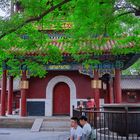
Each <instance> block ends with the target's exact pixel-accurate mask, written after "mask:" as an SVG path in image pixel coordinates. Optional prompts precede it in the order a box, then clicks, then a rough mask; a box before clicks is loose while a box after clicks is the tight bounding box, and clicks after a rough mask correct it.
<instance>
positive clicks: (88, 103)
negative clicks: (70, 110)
mask: <svg viewBox="0 0 140 140" xmlns="http://www.w3.org/2000/svg"><path fill="white" fill-rule="evenodd" d="M94 106H95V101H94V99H91V100H89V101H87V108H93V107H94Z"/></svg>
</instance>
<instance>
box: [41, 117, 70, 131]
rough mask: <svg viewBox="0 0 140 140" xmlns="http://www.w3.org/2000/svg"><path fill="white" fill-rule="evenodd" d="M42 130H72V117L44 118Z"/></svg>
mask: <svg viewBox="0 0 140 140" xmlns="http://www.w3.org/2000/svg"><path fill="white" fill-rule="evenodd" d="M40 131H56V132H64V131H66V132H69V131H70V117H47V118H44V119H43V122H42V125H41V127H40Z"/></svg>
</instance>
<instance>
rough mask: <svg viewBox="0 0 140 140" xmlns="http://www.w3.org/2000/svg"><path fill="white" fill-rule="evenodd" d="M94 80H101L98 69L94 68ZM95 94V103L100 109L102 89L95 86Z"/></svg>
mask: <svg viewBox="0 0 140 140" xmlns="http://www.w3.org/2000/svg"><path fill="white" fill-rule="evenodd" d="M94 80H96V81H98V80H99V73H98V70H96V69H95V70H94ZM94 94H95V103H96V107H97V109H99V107H100V91H99V88H95V89H94Z"/></svg>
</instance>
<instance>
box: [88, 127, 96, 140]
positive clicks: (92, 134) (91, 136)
mask: <svg viewBox="0 0 140 140" xmlns="http://www.w3.org/2000/svg"><path fill="white" fill-rule="evenodd" d="M95 139H96V130H95V129H93V128H92V129H91V132H90V134H89V136H88V140H95Z"/></svg>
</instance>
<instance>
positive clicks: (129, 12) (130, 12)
mask: <svg viewBox="0 0 140 140" xmlns="http://www.w3.org/2000/svg"><path fill="white" fill-rule="evenodd" d="M132 13H135V11H128V12H125V13H122V14H120V15H118V16H117V17H116V18H118V17H121V16H124V15H127V14H132Z"/></svg>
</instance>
